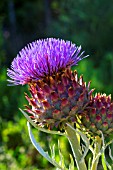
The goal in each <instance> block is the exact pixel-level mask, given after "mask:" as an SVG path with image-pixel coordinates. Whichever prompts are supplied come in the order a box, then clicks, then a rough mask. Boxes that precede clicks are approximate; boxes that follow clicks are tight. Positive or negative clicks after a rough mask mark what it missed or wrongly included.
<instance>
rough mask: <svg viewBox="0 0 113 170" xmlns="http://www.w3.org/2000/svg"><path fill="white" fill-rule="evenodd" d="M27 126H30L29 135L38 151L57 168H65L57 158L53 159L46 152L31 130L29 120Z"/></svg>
mask: <svg viewBox="0 0 113 170" xmlns="http://www.w3.org/2000/svg"><path fill="white" fill-rule="evenodd" d="M27 126H28V131H29V136H30V139H31V142H32V144H33V145H34V147H35V148H36V149H37V151H38V152H39V153H40V154H41V155H42V156H43V157H45V158H46V159H47V160H48V161H49V162H50V163H51V164H53V165H54V166H56V167H57V168H59V169H60V170H64V168H62V167H61V166H60V165H59V164H58V163H57V162H56V161H55V160H53V159H51V157H50V156H49V155H48V153H47V152H45V151H44V150H43V149H42V147H41V146H40V145H39V143H37V142H36V140H35V138H34V136H33V134H32V132H31V128H30V124H29V122H27Z"/></svg>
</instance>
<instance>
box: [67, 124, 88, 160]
mask: <svg viewBox="0 0 113 170" xmlns="http://www.w3.org/2000/svg"><path fill="white" fill-rule="evenodd" d="M67 125H68V126H69V127H70V128H71V129H73V130H74V131H75V132H76V133H78V134H79V135H80V136H81V138H82V140H83V141H84V143H85V145H86V147H84V148H85V150H84V153H83V156H82V158H81V160H80V162H82V161H83V160H84V158H85V156H86V155H87V153H88V150H89V146H90V143H89V140H88V138H87V137H86V135H85V134H84V133H82V132H81V131H80V130H77V129H74V128H73V127H72V126H71V125H70V124H68V123H67Z"/></svg>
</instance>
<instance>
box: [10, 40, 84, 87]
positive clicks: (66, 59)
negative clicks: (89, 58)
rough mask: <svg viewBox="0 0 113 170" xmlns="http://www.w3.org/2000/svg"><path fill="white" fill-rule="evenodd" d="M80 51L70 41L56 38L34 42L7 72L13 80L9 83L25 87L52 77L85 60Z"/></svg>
mask: <svg viewBox="0 0 113 170" xmlns="http://www.w3.org/2000/svg"><path fill="white" fill-rule="evenodd" d="M80 51H81V46H80V47H77V46H76V45H75V44H72V43H71V42H70V41H64V40H59V39H55V38H47V39H44V40H37V41H34V42H32V43H30V44H28V45H27V46H26V47H25V48H23V49H22V50H21V51H20V52H19V54H18V55H17V57H16V58H14V60H13V62H12V64H11V69H8V70H7V75H8V76H9V77H10V78H11V79H10V80H8V81H9V82H10V83H12V84H14V85H19V84H22V85H23V84H27V83H29V82H31V81H36V80H39V79H42V78H44V77H45V76H51V75H52V74H54V73H56V72H58V71H60V70H62V69H65V68H67V67H71V66H73V65H76V64H77V63H78V61H80V60H81V59H83V58H84V56H83V53H84V52H82V53H80ZM85 57H86V56H85Z"/></svg>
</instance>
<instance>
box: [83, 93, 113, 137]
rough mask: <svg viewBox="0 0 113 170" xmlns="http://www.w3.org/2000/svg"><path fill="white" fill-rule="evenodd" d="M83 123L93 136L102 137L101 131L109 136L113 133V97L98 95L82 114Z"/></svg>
mask: <svg viewBox="0 0 113 170" xmlns="http://www.w3.org/2000/svg"><path fill="white" fill-rule="evenodd" d="M81 122H82V124H83V125H84V126H85V128H86V129H87V131H89V132H91V133H92V134H93V135H100V134H101V133H100V131H102V133H103V134H104V136H107V135H108V134H110V133H111V132H113V102H111V96H110V95H109V96H106V94H103V95H102V94H100V93H98V94H96V95H95V97H92V98H91V101H90V103H89V105H88V106H87V108H85V110H84V112H83V113H82V114H81Z"/></svg>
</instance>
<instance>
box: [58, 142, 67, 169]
mask: <svg viewBox="0 0 113 170" xmlns="http://www.w3.org/2000/svg"><path fill="white" fill-rule="evenodd" d="M58 152H59V156H60V162H59V164H60V165H61V167H63V168H64V169H65V170H66V166H65V162H64V156H63V155H62V153H61V149H60V142H59V140H58Z"/></svg>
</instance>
